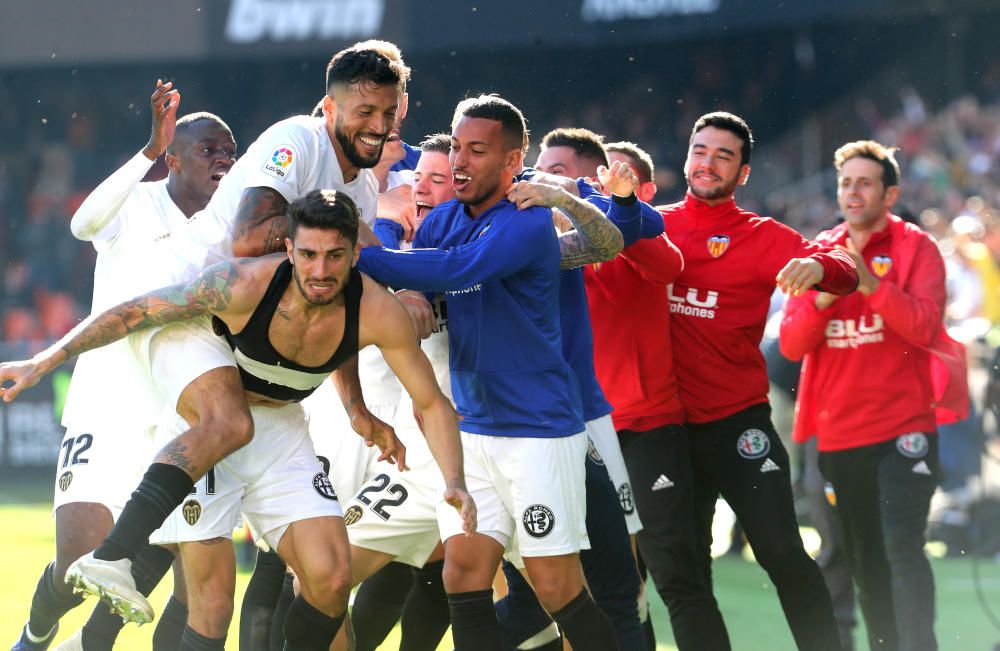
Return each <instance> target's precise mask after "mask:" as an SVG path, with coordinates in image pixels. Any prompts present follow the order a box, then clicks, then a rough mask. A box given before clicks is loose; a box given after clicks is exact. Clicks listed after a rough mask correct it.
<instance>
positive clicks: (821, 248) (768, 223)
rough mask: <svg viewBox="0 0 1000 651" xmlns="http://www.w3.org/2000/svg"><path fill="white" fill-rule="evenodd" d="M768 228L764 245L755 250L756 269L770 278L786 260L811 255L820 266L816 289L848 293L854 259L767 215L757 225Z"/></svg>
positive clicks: (854, 279)
mask: <svg viewBox="0 0 1000 651" xmlns="http://www.w3.org/2000/svg"><path fill="white" fill-rule="evenodd" d="M757 227H758V228H765V227H766V228H769V229H770V231H771V233H770V234H771V237H769V238H761V239H762V240H766V248H765V249H763V250H759V251H758V252H757V253H758V256H759V260H760V261H761V266H760V269H761V271H762V272H763V273H765V274H767V276H768V280H769V281H774V279H775V278H776V277H777V275H778V272H779V271H781V270H782V269H783V268H784V266H785V265H786V264H788V262H789V261H791V260H793V259H795V258H811V259H813V260H815V261H816V262H818V263H820V265H822V266H823V280H821V281H820V283H819V285H817V289H819V290H821V291H824V292H828V293H830V294H836V295H837V296H843V295H845V294H850V293H851V292H853V291H854V290H855V289H856V288H857V286H858V270H857V267H855V266H854V260H852V259H851V256H849V255H847V254H846V253H844V252H843V251H838V250H837V249H833V248H831V247H829V246H826V245H824V244H818V243H816V242H810V241H809V240H807V239H806V238H804V237H802V236H801V235H799V234H798V232H796V231H794V230H792V229H791V228H789V227H787V226H785V225H784V224H779V223H778V222H776V221H774V220H772V219H767V220H765V221H763V222H762V223H761V224H759V225H758V226H757Z"/></svg>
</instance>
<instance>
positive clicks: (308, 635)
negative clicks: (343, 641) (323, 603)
mask: <svg viewBox="0 0 1000 651" xmlns="http://www.w3.org/2000/svg"><path fill="white" fill-rule="evenodd" d="M345 614H347V613H346V611H345V612H343V613H340V614H339V615H337V616H336V617H330V616H329V615H327V614H325V613H322V612H320V611H318V610H316V608H315V607H313V606H312V605H311V604H310V603H309V602H308V601H306V600H305V599H304V598H303V597H302V595H299V596H298V597H295V601H293V602H292V605H291V606H290V607H289V608H288V616H287V617H285V650H284V651H327V649H329V648H330V643H331V642H333V638H335V637H336V636H337V631H339V630H340V626H341V625H342V624H343V623H344V615H345Z"/></svg>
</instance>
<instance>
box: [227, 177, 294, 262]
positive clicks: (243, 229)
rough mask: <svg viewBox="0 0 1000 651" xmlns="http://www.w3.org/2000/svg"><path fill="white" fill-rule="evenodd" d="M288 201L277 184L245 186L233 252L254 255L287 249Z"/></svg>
mask: <svg viewBox="0 0 1000 651" xmlns="http://www.w3.org/2000/svg"><path fill="white" fill-rule="evenodd" d="M287 210H288V201H287V200H286V199H285V197H283V196H282V195H281V193H280V192H278V191H277V190H275V189H274V188H269V187H266V186H260V187H254V188H246V189H245V190H243V195H242V196H241V197H240V205H239V206H238V207H237V209H236V218H235V219H234V220H233V227H232V228H233V255H234V256H236V257H238V258H255V257H258V256H262V255H267V254H268V253H277V252H278V251H284V250H285V236H287V235H288V217H287V216H286V215H285V211H287Z"/></svg>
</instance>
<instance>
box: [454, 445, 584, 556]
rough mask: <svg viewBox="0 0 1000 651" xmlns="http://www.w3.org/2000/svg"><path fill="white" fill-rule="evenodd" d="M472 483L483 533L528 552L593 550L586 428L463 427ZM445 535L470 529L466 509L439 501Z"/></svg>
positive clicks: (468, 483) (506, 546) (546, 553)
mask: <svg viewBox="0 0 1000 651" xmlns="http://www.w3.org/2000/svg"><path fill="white" fill-rule="evenodd" d="M462 450H463V452H464V453H465V483H466V486H467V487H468V490H469V493H470V494H471V495H472V498H473V499H474V500H475V501H476V509H477V511H478V515H479V526H478V529H477V530H478V532H479V533H482V534H485V535H487V536H490V537H491V538H493V539H495V540H496V541H497V542H499V543H500V544H501V545H503V547H504V549H505V550H510V549H511V548H512V543H516V548H517V550H518V551H519V552H520V554H521V555H523V556H528V557H535V556H559V555H563V554H574V553H576V552H579V551H580V550H581V549H589V547H590V541H589V539H588V538H587V525H586V515H587V505H586V503H587V495H586V468H585V467H584V463H585V457H586V454H587V435H586V433H585V432H580V433H579V434H574V435H573V436H566V437H561V438H530V437H524V438H517V437H504V436H485V435H482V434H469V433H467V432H462ZM438 526H439V527H440V530H441V540H447V539H448V538H450V537H451V536H457V535H459V534H461V533H462V519H461V517H460V516H459V514H458V512H457V511H455V509H453V508H452V507H450V506H448V505H447V504H445V503H444V502H441V504H439V505H438Z"/></svg>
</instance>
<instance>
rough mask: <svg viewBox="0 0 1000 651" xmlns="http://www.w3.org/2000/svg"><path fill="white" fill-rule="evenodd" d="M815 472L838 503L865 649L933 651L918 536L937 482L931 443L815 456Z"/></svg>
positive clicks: (920, 437) (929, 597)
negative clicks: (830, 487)
mask: <svg viewBox="0 0 1000 651" xmlns="http://www.w3.org/2000/svg"><path fill="white" fill-rule="evenodd" d="M819 467H820V470H821V471H822V472H823V475H824V477H826V479H827V481H829V482H830V483H831V484H833V488H834V491H835V493H836V496H837V518H838V520H839V522H840V524H841V529H842V530H843V540H844V551H845V553H846V555H847V562H848V565H849V566H850V568H851V574H852V576H853V577H854V582H855V583H856V584H857V586H858V601H859V603H860V605H861V613H862V615H863V616H864V618H865V624H866V626H867V629H868V641H869V645H870V646H871V648H872V649H880V650H881V649H885V650H886V651H935V650H936V649H937V648H938V646H937V639H936V638H935V636H934V576H933V574H932V572H931V567H930V563H929V562H928V560H927V556H926V555H925V554H924V543H925V542H926V538H925V537H924V531H925V529H926V528H927V513H928V510H929V509H930V501H931V496H932V495H933V494H934V490H935V489H936V487H937V483H938V477H939V467H938V440H937V436H935V435H933V434H932V435H927V434H925V433H916V434H907V435H904V436H903V437H899V438H898V439H891V440H889V441H885V442H882V443H877V444H874V445H866V446H863V447H857V448H851V449H849V450H842V451H837V452H821V453H820V455H819Z"/></svg>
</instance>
